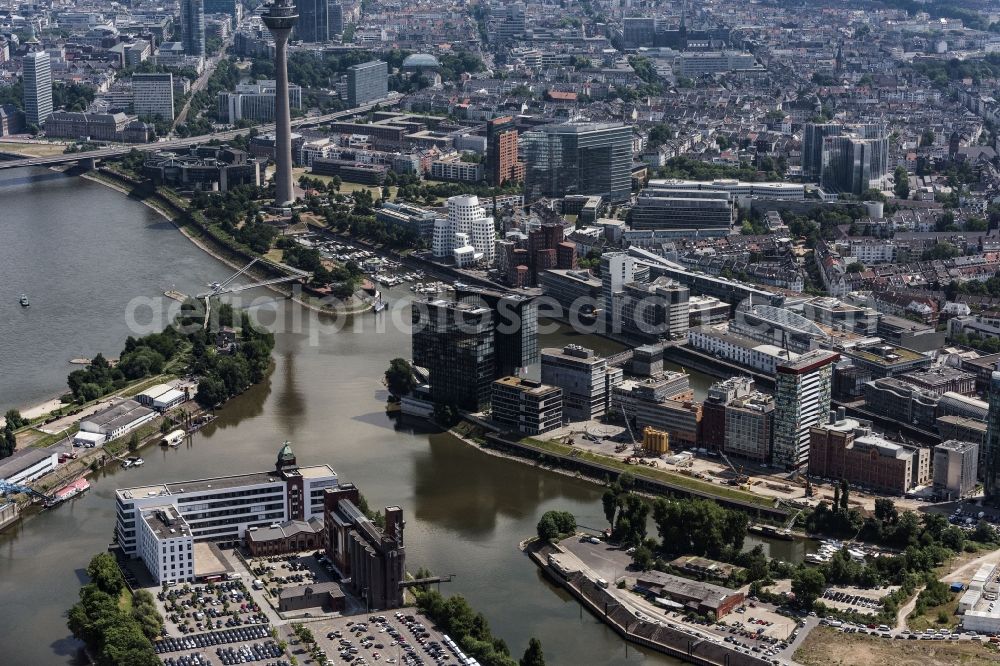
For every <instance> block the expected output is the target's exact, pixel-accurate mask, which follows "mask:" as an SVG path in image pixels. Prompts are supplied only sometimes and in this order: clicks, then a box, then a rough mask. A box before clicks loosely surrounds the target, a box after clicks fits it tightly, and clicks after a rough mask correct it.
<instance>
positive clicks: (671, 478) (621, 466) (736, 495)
mask: <svg viewBox="0 0 1000 666" xmlns="http://www.w3.org/2000/svg"><path fill="white" fill-rule="evenodd" d="M521 443H522V444H529V445H530V446H533V447H536V448H539V449H543V450H545V451H550V452H552V453H558V454H560V455H564V456H573V457H575V458H581V459H583V460H589V461H591V462H596V463H600V464H602V465H607V466H608V467H614V468H615V469H618V470H620V471H622V472H629V473H630V474H632V476H636V477H646V478H649V479H656V480H657V481H664V482H666V483H671V484H673V485H675V486H680V487H682V488H687V489H689V490H693V491H697V492H700V493H704V494H706V495H714V496H716V497H724V498H727V499H733V500H739V501H742V502H749V503H751V504H759V505H760V506H773V505H774V500H773V499H772V498H770V497H764V496H762V495H756V494H754V493H748V492H744V491H742V490H736V489H734V488H727V487H725V486H718V485H715V484H712V483H705V482H704V481H700V480H699V479H695V478H692V477H690V476H685V475H683V474H676V473H674V472H668V471H666V470H662V469H656V468H655V467H646V466H644V465H627V464H625V463H624V462H623V461H621V460H619V459H618V458H613V457H611V456H603V455H601V454H599V453H593V452H591V451H586V450H584V449H580V448H576V447H573V446H568V445H566V444H560V443H559V442H554V441H552V440H541V439H536V438H533V437H529V438H527V439H523V440H521Z"/></svg>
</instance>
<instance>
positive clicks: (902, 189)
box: [892, 165, 910, 199]
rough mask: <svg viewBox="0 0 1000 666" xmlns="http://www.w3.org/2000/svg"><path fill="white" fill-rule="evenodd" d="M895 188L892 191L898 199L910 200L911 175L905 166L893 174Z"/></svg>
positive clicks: (898, 168) (897, 168)
mask: <svg viewBox="0 0 1000 666" xmlns="http://www.w3.org/2000/svg"><path fill="white" fill-rule="evenodd" d="M892 180H893V186H892V191H893V193H894V194H895V195H896V198H898V199H909V198H910V174H909V173H907V171H906V167H905V166H902V165H900V166H898V167H896V170H895V171H894V172H893V174H892Z"/></svg>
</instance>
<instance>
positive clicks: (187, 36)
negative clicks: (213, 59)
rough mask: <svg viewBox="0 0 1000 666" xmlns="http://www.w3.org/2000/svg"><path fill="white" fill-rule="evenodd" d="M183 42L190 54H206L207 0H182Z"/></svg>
mask: <svg viewBox="0 0 1000 666" xmlns="http://www.w3.org/2000/svg"><path fill="white" fill-rule="evenodd" d="M181 44H183V45H184V53H185V54H187V55H189V56H204V55H205V0H181Z"/></svg>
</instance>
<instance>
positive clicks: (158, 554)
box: [137, 505, 195, 585]
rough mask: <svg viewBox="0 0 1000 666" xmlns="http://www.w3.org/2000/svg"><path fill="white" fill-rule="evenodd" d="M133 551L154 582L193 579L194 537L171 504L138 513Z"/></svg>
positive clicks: (159, 583) (158, 583)
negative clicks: (136, 537)
mask: <svg viewBox="0 0 1000 666" xmlns="http://www.w3.org/2000/svg"><path fill="white" fill-rule="evenodd" d="M140 518H141V519H140V520H139V524H138V528H139V534H138V545H137V554H138V556H139V558H140V559H141V560H142V561H143V563H145V565H146V568H147V569H148V570H149V573H150V574H151V575H152V576H153V579H154V580H155V581H156V584H157V585H162V584H163V583H166V582H168V581H172V582H184V581H193V580H194V577H195V576H194V537H193V536H192V534H191V528H190V527H189V526H188V524H187V522H186V521H185V520H184V518H183V517H182V516H181V515H180V514H179V513H178V512H177V509H175V508H174V507H173V506H170V505H166V506H163V507H152V508H149V509H144V510H143V511H142V512H141V513H140Z"/></svg>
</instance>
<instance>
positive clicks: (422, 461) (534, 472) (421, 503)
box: [412, 433, 601, 537]
mask: <svg viewBox="0 0 1000 666" xmlns="http://www.w3.org/2000/svg"><path fill="white" fill-rule="evenodd" d="M427 444H428V452H427V453H426V454H423V455H415V456H414V458H413V472H414V473H413V479H414V486H415V487H414V496H413V500H412V501H413V503H414V508H413V511H414V516H415V517H416V518H417V520H419V521H421V522H424V521H426V522H428V523H432V524H433V525H436V526H438V527H443V528H445V529H449V530H453V531H455V532H458V533H461V534H463V535H466V536H473V537H475V536H485V535H488V534H490V533H492V532H493V531H494V530H495V529H496V527H497V522H498V517H500V518H510V519H514V520H517V519H522V518H524V517H525V516H535V515H536V514H538V513H541V511H540V509H539V506H540V505H541V504H543V503H544V502H547V501H549V500H554V499H559V500H562V501H564V502H566V503H577V502H581V503H589V502H593V501H594V500H595V499H597V497H598V496H599V495H600V492H601V489H600V487H599V486H597V485H593V484H590V483H589V482H585V481H580V480H578V479H574V478H571V477H566V476H563V475H561V474H558V473H556V472H550V471H543V470H539V469H538V468H536V467H534V466H532V465H525V464H524V463H522V462H519V461H515V460H508V459H505V458H497V457H492V456H491V457H489V458H488V459H485V460H484V456H485V455H486V454H484V453H482V452H481V451H478V450H476V449H475V448H473V447H472V446H470V445H468V444H465V443H463V442H461V441H459V440H458V439H457V438H455V437H454V436H453V435H450V434H448V433H440V434H435V435H431V436H429V437H428V438H427Z"/></svg>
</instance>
